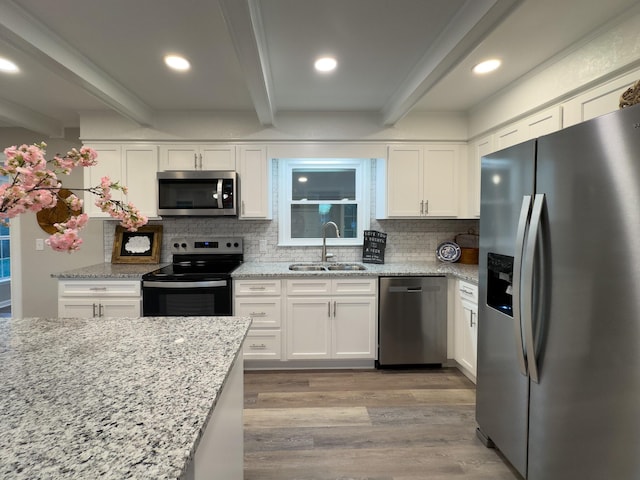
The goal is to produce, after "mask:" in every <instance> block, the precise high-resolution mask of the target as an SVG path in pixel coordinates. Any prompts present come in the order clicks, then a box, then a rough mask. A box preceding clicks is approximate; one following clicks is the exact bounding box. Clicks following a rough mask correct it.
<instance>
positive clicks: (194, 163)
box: [193, 153, 198, 170]
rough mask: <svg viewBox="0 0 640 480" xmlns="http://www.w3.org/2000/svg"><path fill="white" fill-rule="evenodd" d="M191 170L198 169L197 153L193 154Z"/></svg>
mask: <svg viewBox="0 0 640 480" xmlns="http://www.w3.org/2000/svg"><path fill="white" fill-rule="evenodd" d="M193 168H194V169H195V170H197V169H198V154H197V153H194V154H193Z"/></svg>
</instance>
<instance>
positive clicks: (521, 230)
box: [512, 195, 531, 377]
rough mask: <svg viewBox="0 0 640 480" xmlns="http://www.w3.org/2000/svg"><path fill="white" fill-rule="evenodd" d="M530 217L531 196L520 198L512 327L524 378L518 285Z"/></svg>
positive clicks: (524, 367)
mask: <svg viewBox="0 0 640 480" xmlns="http://www.w3.org/2000/svg"><path fill="white" fill-rule="evenodd" d="M530 216H531V195H525V196H524V197H522V206H521V207H520V218H519V219H518V229H517V231H516V252H515V256H514V259H513V285H512V291H513V292H512V302H513V327H514V334H515V341H516V352H517V356H518V366H519V367H520V373H522V375H524V376H525V377H526V376H527V374H528V371H527V362H526V360H525V356H524V340H523V337H522V316H521V312H522V305H521V300H520V288H521V287H520V285H521V276H522V251H523V249H524V239H525V235H526V233H527V225H528V224H529V218H530Z"/></svg>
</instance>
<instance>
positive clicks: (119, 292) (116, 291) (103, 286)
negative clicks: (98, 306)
mask: <svg viewBox="0 0 640 480" xmlns="http://www.w3.org/2000/svg"><path fill="white" fill-rule="evenodd" d="M58 296H61V297H139V296H140V282H139V281H113V280H60V281H58Z"/></svg>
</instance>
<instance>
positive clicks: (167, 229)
mask: <svg viewBox="0 0 640 480" xmlns="http://www.w3.org/2000/svg"><path fill="white" fill-rule="evenodd" d="M272 168H273V171H272V178H273V179H274V184H273V190H272V192H273V194H272V198H273V202H274V204H273V207H274V208H273V213H274V215H273V220H265V221H256V220H238V219H237V218H228V217H222V218H217V217H214V218H198V217H190V218H170V217H167V218H164V219H163V220H162V221H152V222H151V223H152V224H153V223H155V224H162V226H163V242H162V253H161V260H162V261H163V262H168V261H171V251H170V249H171V242H170V239H171V238H174V237H186V238H195V237H208V236H211V237H215V236H218V237H220V236H238V237H242V238H243V239H244V250H245V261H259V262H282V261H294V262H297V261H319V260H320V248H321V247H319V246H317V247H316V246H314V247H278V212H277V210H278V187H279V186H278V184H277V181H275V180H276V179H277V178H279V176H278V162H277V161H274V162H273V166H272ZM371 175H372V178H371V198H372V204H371V208H370V211H371V212H375V201H376V200H375V199H376V195H375V191H376V177H375V168H372V174H371ZM116 225H117V223H116V222H115V221H106V222H105V228H104V252H105V261H110V260H111V252H112V249H113V238H114V232H115V226H116ZM370 229H372V230H379V231H382V232H385V233H387V235H388V236H387V248H386V251H385V261H386V262H398V261H412V262H413V261H425V260H426V261H429V260H431V261H435V260H436V255H435V251H436V247H437V246H438V245H439V244H440V243H441V242H443V241H445V240H453V239H454V237H455V235H456V234H458V233H466V232H468V231H469V230H470V229H474V230H475V231H476V232H477V231H478V221H477V220H456V219H453V220H433V219H429V220H425V219H420V220H376V219H375V218H373V217H372V218H371V225H370ZM261 240H266V243H267V249H266V251H264V252H261V251H260V241H261ZM327 250H328V251H329V252H330V253H333V254H334V255H335V257H334V259H335V260H336V261H360V260H362V247H361V246H358V247H328V248H327Z"/></svg>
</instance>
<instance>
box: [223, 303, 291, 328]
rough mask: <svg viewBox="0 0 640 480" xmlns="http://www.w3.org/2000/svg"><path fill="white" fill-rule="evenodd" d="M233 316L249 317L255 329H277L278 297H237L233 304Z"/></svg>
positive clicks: (278, 323) (278, 314)
mask: <svg viewBox="0 0 640 480" xmlns="http://www.w3.org/2000/svg"><path fill="white" fill-rule="evenodd" d="M233 314H234V315H236V316H238V317H251V318H252V319H253V323H252V324H251V329H252V330H253V329H255V328H279V327H280V323H281V320H280V318H281V316H282V313H281V308H280V297H260V296H256V297H237V298H236V299H235V303H234V312H233Z"/></svg>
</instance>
